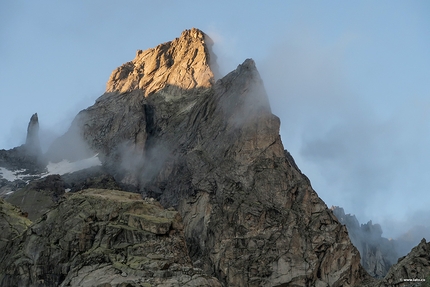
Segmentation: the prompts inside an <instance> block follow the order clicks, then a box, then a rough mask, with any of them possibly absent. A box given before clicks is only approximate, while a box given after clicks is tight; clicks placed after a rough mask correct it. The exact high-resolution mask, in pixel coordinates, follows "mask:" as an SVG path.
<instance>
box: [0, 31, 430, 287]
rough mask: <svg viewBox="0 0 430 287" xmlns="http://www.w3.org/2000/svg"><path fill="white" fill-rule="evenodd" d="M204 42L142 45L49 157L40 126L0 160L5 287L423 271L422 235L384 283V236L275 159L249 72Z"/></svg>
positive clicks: (1, 277) (275, 124) (192, 35)
mask: <svg viewBox="0 0 430 287" xmlns="http://www.w3.org/2000/svg"><path fill="white" fill-rule="evenodd" d="M212 45H213V41H212V40H211V39H210V38H209V37H208V36H207V35H206V34H205V33H203V32H202V31H200V30H198V29H194V28H193V29H190V30H185V31H184V32H183V33H182V34H181V35H180V37H178V38H176V39H174V40H172V41H170V42H166V43H162V44H160V45H158V46H156V47H154V48H151V49H148V50H145V51H143V50H138V51H137V52H136V55H135V58H134V59H133V60H131V61H129V62H127V63H125V64H123V65H122V66H120V67H118V68H117V69H115V70H114V71H113V72H112V74H111V76H110V78H109V80H108V83H107V87H106V92H105V93H104V94H103V95H102V96H100V97H99V98H98V99H97V100H96V102H95V103H94V105H92V106H90V107H88V108H86V109H84V110H82V111H81V112H79V113H78V114H77V116H76V117H75V119H74V121H73V122H72V124H71V127H70V128H69V129H68V131H67V132H66V133H64V134H63V135H62V136H60V137H59V138H57V139H56V140H55V141H54V142H53V144H52V145H51V147H50V148H49V149H48V151H47V152H46V153H41V151H40V149H39V148H37V146H38V141H37V120H38V118H37V116H36V117H32V118H31V120H30V124H29V129H28V136H27V138H28V139H29V140H28V141H27V142H26V144H25V145H23V146H21V147H17V148H15V149H12V150H7V151H6V150H2V151H0V166H2V169H1V170H0V172H1V175H2V180H1V188H0V194H1V195H2V197H4V198H5V200H3V199H1V201H0V211H1V213H0V214H1V215H2V218H3V219H4V222H7V223H8V224H7V225H6V226H8V227H9V228H7V229H5V232H4V233H3V234H1V235H0V236H1V237H0V239H1V243H2V244H1V245H0V248H2V249H1V252H0V285H3V286H88V287H89V286H115V287H117V286H118V287H119V286H122V287H124V286H127V287H130V286H133V287H134V286H136V287H137V286H146V287H147V286H278V287H281V286H318V287H320V286H321V287H322V286H369V287H370V286H392V285H393V284H397V286H406V284H408V283H405V281H404V279H405V278H413V279H414V278H415V279H423V278H425V276H427V274H428V273H429V272H430V267H429V266H430V264H429V262H430V258H428V257H429V252H428V251H429V250H430V248H428V243H426V242H425V240H424V241H422V242H421V243H420V244H419V245H418V246H417V247H416V248H414V250H413V252H412V253H411V254H409V255H408V256H406V257H404V258H403V259H402V260H400V261H399V263H398V264H396V265H393V266H391V268H390V270H389V271H388V273H387V264H391V262H392V259H393V257H395V256H394V255H393V254H391V253H390V250H389V248H388V249H387V248H386V241H385V239H383V238H382V237H381V234H382V230H381V227H380V226H379V225H373V224H372V223H371V222H370V223H368V224H366V225H361V226H358V222H357V221H356V220H355V221H354V220H353V219H354V218H353V217H352V216H347V215H344V214H343V215H341V216H339V217H341V218H344V219H345V220H347V221H348V220H349V221H351V222H352V225H353V226H355V227H357V228H351V231H350V230H349V229H347V227H345V226H344V225H343V224H342V223H341V222H340V220H341V219H339V218H338V216H336V215H335V214H333V211H332V210H330V209H329V208H328V207H327V205H326V204H325V203H324V202H323V200H322V199H321V198H319V196H318V194H317V193H316V192H315V191H314V190H313V188H312V186H311V183H310V180H309V179H308V178H307V177H306V176H305V175H304V174H303V173H302V172H301V170H300V169H299V167H298V166H297V164H296V163H295V161H294V159H293V157H292V156H291V154H290V153H289V152H288V151H287V150H286V149H285V148H284V146H283V144H282V141H281V137H280V135H279V129H280V120H279V118H278V117H277V116H275V115H274V114H273V113H272V109H271V107H270V104H269V100H268V97H267V94H266V90H265V88H264V85H263V82H262V80H261V77H260V75H259V73H258V70H257V67H256V63H255V62H254V61H253V60H252V59H246V60H245V61H244V62H243V63H242V64H240V65H238V66H237V68H236V69H235V70H233V71H231V72H230V73H228V74H227V75H225V76H224V77H220V75H218V72H217V66H216V65H215V61H214V60H215V59H214V58H215V57H214V55H213V53H212V52H211V46H212ZM35 150H37V152H34V151H35ZM55 172H57V173H59V174H52V173H55ZM5 175H7V178H6V176H5ZM8 179H13V181H10V180H8ZM11 203H12V204H15V205H17V206H18V207H19V208H20V209H18V208H16V207H14V206H12V205H11ZM350 225H351V224H350ZM363 234H364V235H363ZM353 238H355V239H353ZM354 241H355V244H356V246H358V247H355V246H354V244H353V243H354ZM375 246H376V247H375ZM357 248H358V249H357ZM360 249H361V250H362V253H363V254H368V255H369V256H368V257H363V255H362V258H364V259H362V260H360V253H359V250H360ZM366 256H367V255H366ZM373 259H375V260H373ZM360 261H361V263H360ZM399 266H400V267H399ZM396 268H402V272H401V273H399V272H397V273H396V270H397V269H396ZM365 269H368V272H369V273H367V272H366V270H365ZM369 270H370V271H369ZM372 272H373V273H372ZM384 272H385V273H387V276H388V277H386V278H384V279H382V280H376V279H374V278H372V276H374V277H382V276H383V274H384ZM398 274H401V276H402V277H400V275H398ZM371 275H372V276H371ZM387 284H388V285H387Z"/></svg>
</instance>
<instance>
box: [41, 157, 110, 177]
mask: <svg viewBox="0 0 430 287" xmlns="http://www.w3.org/2000/svg"><path fill="white" fill-rule="evenodd" d="M98 155H99V154H96V155H94V156H92V157H90V158H86V159H82V160H78V161H74V162H70V161H68V160H65V159H63V160H62V161H60V162H57V163H52V162H49V163H48V165H47V167H46V168H47V169H48V173H47V174H44V175H43V177H45V176H48V175H50V174H59V175H63V174H66V173H72V172H75V171H79V170H82V169H86V168H89V167H93V166H100V165H102V162H101V161H100V159H99V158H98Z"/></svg>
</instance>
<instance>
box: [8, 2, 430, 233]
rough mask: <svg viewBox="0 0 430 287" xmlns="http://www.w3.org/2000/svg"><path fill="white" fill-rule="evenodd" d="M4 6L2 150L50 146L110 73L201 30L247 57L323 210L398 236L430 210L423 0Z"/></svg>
mask: <svg viewBox="0 0 430 287" xmlns="http://www.w3.org/2000/svg"><path fill="white" fill-rule="evenodd" d="M160 3H161V2H158V1H157V2H156V1H122V2H121V3H120V2H118V1H109V0H92V1H67V2H66V1H62V2H59V1H20V0H18V1H17V0H13V1H12V0H6V1H1V2H0V62H1V65H0V95H1V105H0V109H1V113H0V135H1V136H0V148H5V149H8V148H12V147H14V146H17V145H20V144H22V143H23V142H24V141H25V133H26V128H27V124H28V120H29V119H30V116H31V115H32V114H33V113H35V112H37V113H38V114H39V120H40V125H41V137H42V138H41V140H42V143H43V144H44V146H45V147H46V146H47V145H48V144H49V143H50V141H52V139H53V138H54V137H55V136H58V135H60V134H61V133H62V132H64V131H65V130H66V129H67V128H68V125H69V124H70V122H71V120H72V118H73V117H74V115H76V113H77V112H78V111H79V110H81V109H83V108H86V107H88V106H89V105H91V104H92V103H93V102H94V100H95V99H96V98H97V97H99V96H100V95H102V93H103V92H104V89H105V84H106V82H107V80H108V78H109V75H110V73H111V72H112V70H113V69H115V68H116V67H118V66H120V65H121V64H123V63H125V62H127V61H130V60H132V59H133V58H134V56H135V53H136V50H138V49H147V48H151V47H154V46H156V45H157V44H159V43H162V42H166V41H169V40H172V39H174V38H175V37H178V36H179V35H180V33H181V31H182V30H184V29H189V28H191V27H196V28H199V29H201V30H203V31H204V32H206V33H207V34H209V35H210V36H211V37H212V38H213V39H214V41H215V46H214V50H215V53H216V54H217V56H218V61H219V65H220V66H221V71H222V72H223V73H227V72H229V71H230V70H232V69H234V68H236V66H237V65H238V64H240V63H242V62H243V61H244V60H245V59H246V58H253V59H254V60H255V61H256V64H257V67H258V69H259V71H260V74H261V76H262V78H263V80H264V83H265V86H266V90H267V92H268V94H269V97H270V100H271V103H272V108H273V112H274V113H275V114H276V115H278V116H279V117H280V118H281V122H282V126H281V136H282V140H283V143H284V146H285V148H286V149H288V150H289V151H290V152H291V153H292V155H293V156H294V158H295V159H296V161H297V163H298V165H299V167H300V168H301V169H302V171H303V172H304V173H305V174H306V175H307V176H308V177H309V178H310V180H311V182H312V184H313V187H314V189H315V190H316V191H317V192H318V194H319V195H320V196H321V197H322V198H323V200H324V201H325V202H326V203H327V205H328V206H331V205H340V206H342V207H344V208H345V211H346V212H349V213H354V214H356V215H357V216H358V218H359V220H360V221H361V222H367V221H368V220H370V219H372V220H373V222H379V223H381V224H382V227H383V229H384V235H386V236H395V235H397V234H399V233H400V232H401V231H403V230H405V229H407V228H408V227H410V226H411V225H412V224H426V221H427V218H429V217H430V211H427V210H430V208H428V207H429V206H430V195H429V190H428V189H429V186H430V176H428V174H429V172H430V151H429V147H430V119H429V117H430V113H429V111H430V52H429V51H430V17H428V15H430V4H429V3H430V2H428V1H393V0H391V1H384V0H380V1H265V2H263V1H259V2H257V1H254V2H250V1H235V2H231V1H228V2H227V1H163V2H162V4H160Z"/></svg>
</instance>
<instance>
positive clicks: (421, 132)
mask: <svg viewBox="0 0 430 287" xmlns="http://www.w3.org/2000/svg"><path fill="white" fill-rule="evenodd" d="M280 38H283V39H285V41H284V42H279V43H278V44H277V45H275V46H274V47H273V48H272V50H271V51H270V53H269V54H268V56H267V57H266V58H265V59H264V60H263V61H262V62H261V63H260V64H259V65H258V66H259V70H260V73H261V75H262V78H263V80H264V83H265V86H266V89H267V91H268V94H269V98H270V101H271V105H272V110H273V112H274V114H276V115H278V116H279V117H280V118H281V136H282V140H283V143H284V146H285V148H286V149H288V150H289V151H290V152H291V154H292V155H293V157H294V158H295V160H296V162H297V164H298V166H299V167H300V168H301V170H302V171H303V172H304V173H305V174H306V175H307V176H308V177H309V178H310V180H311V182H312V183H313V187H314V189H315V190H316V191H317V193H318V194H319V195H320V197H321V198H322V199H323V200H324V201H325V202H326V203H327V204H328V205H338V206H342V207H344V208H345V211H346V212H348V213H353V214H356V215H357V217H358V219H359V221H360V222H367V221H368V220H373V222H375V223H381V225H382V229H383V231H384V236H387V237H392V236H398V235H399V234H401V233H402V232H405V231H407V229H408V228H409V227H411V226H413V225H414V223H415V222H416V219H414V218H413V216H410V215H411V214H420V212H421V211H423V210H425V209H426V208H428V206H429V204H430V197H429V196H428V195H427V187H428V186H430V180H429V179H427V176H425V170H429V168H430V153H429V152H428V148H427V147H428V146H429V145H430V129H429V127H430V126H429V125H430V113H429V107H430V106H429V104H430V102H428V101H426V100H423V99H420V98H419V97H418V96H417V97H414V96H411V95H407V94H399V95H393V97H400V99H399V98H396V101H393V102H392V103H391V102H390V101H387V100H386V99H387V97H386V95H381V99H372V98H369V96H368V95H366V94H358V92H355V91H354V90H353V88H352V86H351V85H350V84H349V83H350V82H351V80H353V79H350V78H348V76H349V73H348V69H347V68H346V66H347V63H346V57H345V55H346V54H347V52H348V51H349V50H353V49H354V45H356V44H359V40H360V39H358V38H354V37H352V36H349V35H344V36H343V37H341V38H339V39H337V40H336V41H333V42H332V43H323V42H322V41H320V40H319V37H318V34H317V33H315V32H312V31H310V30H306V29H301V30H300V29H298V30H297V31H295V32H291V33H287V34H286V35H285V36H284V37H280ZM257 64H258V63H257ZM369 65H370V64H369ZM370 66H371V65H370ZM364 84H366V83H364ZM368 84H369V85H371V84H372V83H368ZM427 218H428V217H427ZM388 219H390V220H391V221H390V222H391V224H390V225H389V226H388V225H387V226H386V227H385V226H384V223H387V222H388ZM423 224H427V223H423Z"/></svg>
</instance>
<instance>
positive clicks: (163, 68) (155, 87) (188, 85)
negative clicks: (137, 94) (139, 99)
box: [106, 28, 214, 97]
mask: <svg viewBox="0 0 430 287" xmlns="http://www.w3.org/2000/svg"><path fill="white" fill-rule="evenodd" d="M212 43H213V42H212V40H211V39H210V38H209V37H208V36H207V35H206V34H205V33H203V32H202V31H200V30H198V29H196V28H192V29H190V30H185V31H183V32H182V34H181V36H180V37H179V38H176V39H174V40H173V41H170V42H166V43H163V44H160V45H158V46H157V47H155V48H152V49H148V50H145V51H142V50H138V51H137V53H136V57H135V58H134V60H132V61H130V62H127V63H125V64H123V65H122V66H120V67H119V68H117V69H115V70H114V71H113V72H112V74H111V76H110V79H109V81H108V83H107V88H106V92H119V93H121V94H122V93H126V92H131V91H133V90H137V89H138V90H142V91H143V92H144V95H145V97H146V96H148V95H150V94H153V93H155V92H157V91H159V90H161V89H163V88H165V87H166V86H176V87H179V88H181V89H187V90H188V89H193V88H199V87H210V86H212V84H213V82H214V73H213V72H212V70H211V68H210V66H209V63H210V54H211V52H210V50H209V48H210V46H211V45H212Z"/></svg>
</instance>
